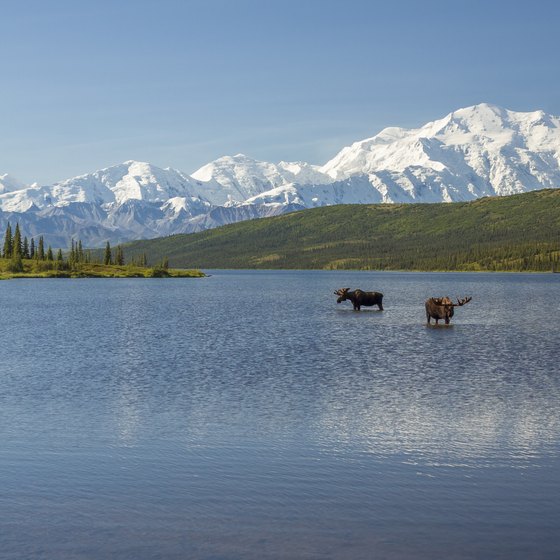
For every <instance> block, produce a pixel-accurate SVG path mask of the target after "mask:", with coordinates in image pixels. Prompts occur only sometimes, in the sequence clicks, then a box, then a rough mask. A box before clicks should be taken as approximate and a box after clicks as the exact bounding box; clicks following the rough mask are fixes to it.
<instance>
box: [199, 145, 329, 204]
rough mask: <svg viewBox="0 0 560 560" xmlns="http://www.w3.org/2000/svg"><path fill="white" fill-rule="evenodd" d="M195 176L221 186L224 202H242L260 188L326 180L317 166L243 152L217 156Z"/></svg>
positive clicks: (267, 188) (259, 192)
mask: <svg viewBox="0 0 560 560" xmlns="http://www.w3.org/2000/svg"><path fill="white" fill-rule="evenodd" d="M192 176H193V177H194V178H195V179H198V180H199V181H205V182H214V183H217V184H219V185H220V186H221V187H222V189H223V194H224V196H225V197H227V198H224V199H223V200H222V204H223V203H225V202H243V201H245V200H247V199H248V198H251V197H253V196H256V195H259V194H261V193H263V192H266V191H269V190H271V189H275V188H277V187H281V186H283V185H288V184H290V183H293V182H298V183H302V184H306V183H321V182H328V181H330V179H329V178H328V177H326V176H325V175H324V174H322V173H321V172H320V171H319V168H318V167H317V166H314V165H310V164H309V163H303V162H280V163H278V164H275V163H268V162H264V161H258V160H256V159H252V158H250V157H247V156H246V155H244V154H237V155H235V156H224V157H221V158H218V159H216V160H214V161H212V162H210V163H208V164H206V165H204V166H203V167H201V168H200V169H198V170H197V171H195V172H194V173H193V175H192Z"/></svg>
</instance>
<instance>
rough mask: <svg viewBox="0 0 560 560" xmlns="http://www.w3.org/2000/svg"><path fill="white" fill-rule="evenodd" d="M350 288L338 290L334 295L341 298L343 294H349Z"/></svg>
mask: <svg viewBox="0 0 560 560" xmlns="http://www.w3.org/2000/svg"><path fill="white" fill-rule="evenodd" d="M349 289H350V288H340V290H336V292H335V293H334V295H335V296H341V295H342V294H344V293H345V292H347V291H348V290H349Z"/></svg>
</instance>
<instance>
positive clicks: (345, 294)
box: [334, 288, 383, 311]
mask: <svg viewBox="0 0 560 560" xmlns="http://www.w3.org/2000/svg"><path fill="white" fill-rule="evenodd" d="M349 289H350V288H340V290H337V291H336V292H335V293H334V295H335V296H339V297H338V299H337V300H336V303H341V302H342V301H346V300H347V299H349V300H350V301H351V302H352V305H353V306H354V311H360V307H361V306H362V305H365V306H366V307H368V306H372V305H377V306H378V307H379V311H383V294H381V293H379V292H364V291H362V290H354V291H353V292H349V291H348V290H349Z"/></svg>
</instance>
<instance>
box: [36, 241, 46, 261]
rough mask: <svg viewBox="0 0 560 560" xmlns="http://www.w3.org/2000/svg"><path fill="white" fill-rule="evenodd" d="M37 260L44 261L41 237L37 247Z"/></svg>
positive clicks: (43, 244) (43, 247)
mask: <svg viewBox="0 0 560 560" xmlns="http://www.w3.org/2000/svg"><path fill="white" fill-rule="evenodd" d="M37 258H38V259H39V260H40V261H44V260H45V240H44V239H43V236H42V235H41V237H39V246H38V247H37Z"/></svg>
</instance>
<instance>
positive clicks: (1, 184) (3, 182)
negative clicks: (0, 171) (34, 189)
mask: <svg viewBox="0 0 560 560" xmlns="http://www.w3.org/2000/svg"><path fill="white" fill-rule="evenodd" d="M26 186H27V185H25V184H24V183H22V182H21V181H19V180H18V179H16V178H15V177H12V176H11V175H9V174H8V173H5V174H4V175H0V194H2V193H6V192H12V191H19V190H21V189H24V188H25V187H26Z"/></svg>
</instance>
